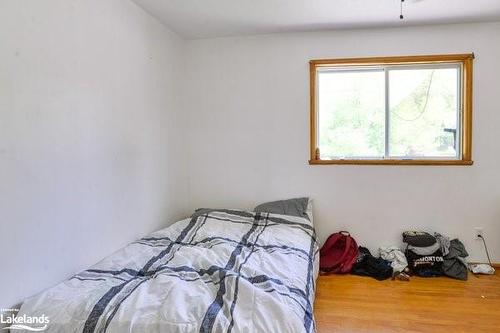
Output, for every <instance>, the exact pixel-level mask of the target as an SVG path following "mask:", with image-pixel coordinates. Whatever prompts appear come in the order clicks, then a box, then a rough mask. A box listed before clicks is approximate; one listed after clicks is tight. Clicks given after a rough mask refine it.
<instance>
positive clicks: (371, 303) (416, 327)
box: [314, 269, 500, 333]
mask: <svg viewBox="0 0 500 333" xmlns="http://www.w3.org/2000/svg"><path fill="white" fill-rule="evenodd" d="M314 306H315V308H314V314H315V317H316V327H317V331H318V333H325V332H339V333H340V332H349V333H360V332H367V333H368V332H369V333H376V332H384V333H391V332H467V333H469V332H500V274H499V270H498V269H497V273H496V275H494V276H484V275H483V276H479V277H476V276H474V275H472V274H469V280H468V281H458V280H453V279H450V278H444V277H442V278H417V277H412V279H411V281H410V282H403V281H391V280H390V279H389V280H386V281H377V280H375V279H372V278H368V277H359V276H353V275H329V276H320V277H319V278H318V282H317V291H316V301H315V305H314Z"/></svg>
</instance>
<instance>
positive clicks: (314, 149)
mask: <svg viewBox="0 0 500 333" xmlns="http://www.w3.org/2000/svg"><path fill="white" fill-rule="evenodd" d="M473 60H474V54H473V53H469V54H447V55H418V56H396V57H372V58H344V59H319V60H311V61H309V69H310V108H311V109H310V159H309V164H311V165H328V164H359V165H472V164H473V160H472V86H473ZM447 63H450V64H452V63H453V64H459V65H460V67H461V71H462V76H461V82H460V87H461V127H460V128H461V156H460V158H458V159H332V160H322V159H321V158H320V156H319V155H320V154H319V149H318V142H317V125H318V124H317V111H318V110H317V106H316V82H317V70H318V69H319V68H322V67H333V68H334V67H343V68H345V67H350V66H352V67H366V66H377V65H378V66H384V65H386V66H387V65H424V64H432V65H434V64H447Z"/></svg>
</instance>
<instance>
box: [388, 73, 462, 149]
mask: <svg viewBox="0 0 500 333" xmlns="http://www.w3.org/2000/svg"><path fill="white" fill-rule="evenodd" d="M459 74H460V73H459V69H458V67H453V68H434V69H392V70H389V92H390V93H389V106H390V120H389V122H390V132H389V154H390V156H393V157H398V158H433V157H435V158H440V157H446V158H450V157H451V158H453V157H458V152H457V147H458V145H457V143H458V142H457V140H459V135H458V133H460V129H459V128H457V126H458V124H459V121H458V114H459V110H458V98H459V96H458V92H459V89H458V82H459Z"/></svg>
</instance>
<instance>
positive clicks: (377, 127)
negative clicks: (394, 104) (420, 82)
mask: <svg viewBox="0 0 500 333" xmlns="http://www.w3.org/2000/svg"><path fill="white" fill-rule="evenodd" d="M384 82H385V75H384V72H383V71H382V70H376V71H374V70H371V71H331V72H321V71H320V72H319V73H318V93H319V97H318V131H319V133H318V134H319V137H318V139H319V149H320V152H321V158H322V159H333V158H342V157H343V158H364V157H365V158H382V157H383V156H384V152H385V137H384V131H385V120H384V118H385V83H384Z"/></svg>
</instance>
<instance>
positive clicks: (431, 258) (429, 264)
mask: <svg viewBox="0 0 500 333" xmlns="http://www.w3.org/2000/svg"><path fill="white" fill-rule="evenodd" d="M406 259H408V267H409V268H410V270H411V271H412V273H413V274H415V275H418V276H422V277H433V276H441V275H443V261H444V259H443V253H442V252H441V250H437V251H436V252H434V253H432V254H430V255H420V254H417V253H415V252H413V251H412V250H410V249H407V250H406Z"/></svg>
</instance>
